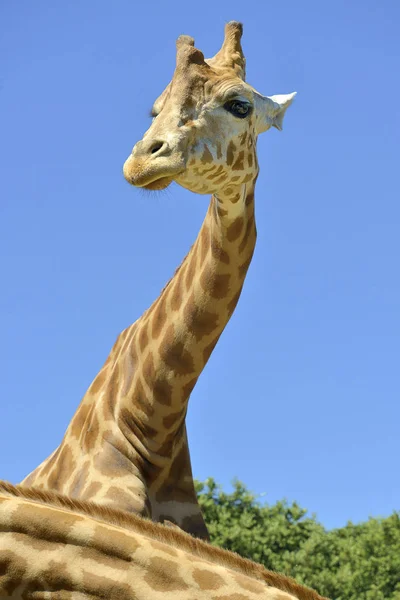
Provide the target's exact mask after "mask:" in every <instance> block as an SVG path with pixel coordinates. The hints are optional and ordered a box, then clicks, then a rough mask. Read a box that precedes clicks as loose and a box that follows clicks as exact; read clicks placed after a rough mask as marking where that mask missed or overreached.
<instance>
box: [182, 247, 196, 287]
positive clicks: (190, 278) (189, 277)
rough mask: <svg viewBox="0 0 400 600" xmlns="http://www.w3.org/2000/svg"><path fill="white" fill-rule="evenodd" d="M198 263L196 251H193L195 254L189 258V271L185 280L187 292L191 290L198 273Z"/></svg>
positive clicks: (187, 270)
mask: <svg viewBox="0 0 400 600" xmlns="http://www.w3.org/2000/svg"><path fill="white" fill-rule="evenodd" d="M196 262H197V261H196V256H195V253H194V249H193V253H192V255H191V256H190V258H189V261H188V265H187V269H186V278H185V284H186V290H189V289H190V288H191V286H192V283H193V279H194V276H195V273H196Z"/></svg>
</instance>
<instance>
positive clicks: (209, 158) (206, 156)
mask: <svg viewBox="0 0 400 600" xmlns="http://www.w3.org/2000/svg"><path fill="white" fill-rule="evenodd" d="M213 160H214V158H213V155H212V154H211V152H210V150H209V148H208V146H207V145H206V144H205V145H204V152H203V154H202V157H201V162H202V163H212V162H213Z"/></svg>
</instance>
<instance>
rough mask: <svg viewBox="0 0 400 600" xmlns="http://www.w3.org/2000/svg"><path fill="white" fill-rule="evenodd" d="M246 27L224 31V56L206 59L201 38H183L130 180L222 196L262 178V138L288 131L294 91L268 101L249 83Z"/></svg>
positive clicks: (127, 169) (129, 169)
mask: <svg viewBox="0 0 400 600" xmlns="http://www.w3.org/2000/svg"><path fill="white" fill-rule="evenodd" d="M241 37H242V25H241V24H240V23H237V22H235V21H231V22H230V23H228V24H227V25H226V27H225V39H224V42H223V44H222V47H221V49H220V51H219V52H218V53H217V54H216V55H215V56H214V57H213V58H211V59H207V60H206V59H205V58H204V55H203V54H202V52H200V50H198V49H197V48H195V46H194V40H193V39H192V38H191V37H188V36H180V37H179V38H178V40H177V57H176V68H175V72H174V75H173V78H172V81H171V82H170V83H169V85H168V86H167V87H166V88H165V90H164V91H163V93H162V94H161V96H159V97H158V98H157V100H156V101H155V103H154V105H153V109H152V115H153V122H152V124H151V126H150V128H149V129H148V130H147V131H146V133H145V134H144V136H143V139H142V140H141V141H139V142H138V143H137V144H136V145H135V147H134V148H133V150H132V154H131V155H130V156H129V158H128V159H127V160H126V162H125V165H124V175H125V178H126V179H127V181H128V182H129V183H131V184H133V185H135V186H137V187H143V188H146V189H150V190H156V189H157V190H159V189H164V188H165V187H167V186H168V185H169V184H170V183H171V182H172V181H176V182H177V183H179V184H180V185H182V186H183V187H185V188H187V189H189V190H191V191H192V192H196V193H200V194H210V193H218V192H221V191H222V190H224V189H225V190H227V193H228V195H229V187H230V186H231V187H232V186H235V187H236V186H237V185H241V184H244V183H246V182H248V181H250V180H252V179H255V177H256V176H257V172H258V164H257V157H256V141H257V137H258V135H259V134H260V133H262V132H264V131H266V130H268V129H269V128H270V127H272V126H273V127H276V128H277V129H281V128H282V121H283V117H284V114H285V111H286V109H287V107H288V106H289V105H290V104H291V102H292V100H293V98H294V95H295V94H294V93H293V94H287V95H281V96H271V97H268V96H262V95H261V94H259V93H258V92H257V91H256V90H255V89H254V88H253V87H251V86H250V85H248V84H247V83H246V82H245V80H244V79H245V58H244V55H243V51H242V47H241V43H240V40H241Z"/></svg>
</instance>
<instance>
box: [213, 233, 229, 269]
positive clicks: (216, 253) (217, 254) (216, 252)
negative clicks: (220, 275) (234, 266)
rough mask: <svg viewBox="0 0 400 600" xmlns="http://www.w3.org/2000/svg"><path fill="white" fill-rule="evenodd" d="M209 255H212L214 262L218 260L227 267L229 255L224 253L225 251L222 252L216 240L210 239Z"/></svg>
mask: <svg viewBox="0 0 400 600" xmlns="http://www.w3.org/2000/svg"><path fill="white" fill-rule="evenodd" d="M211 254H212V256H213V258H215V259H216V260H219V261H220V262H222V263H224V264H225V265H229V263H230V258H229V254H228V253H227V252H226V250H224V249H223V248H222V246H221V244H220V242H219V241H218V240H216V239H215V238H214V237H213V238H211Z"/></svg>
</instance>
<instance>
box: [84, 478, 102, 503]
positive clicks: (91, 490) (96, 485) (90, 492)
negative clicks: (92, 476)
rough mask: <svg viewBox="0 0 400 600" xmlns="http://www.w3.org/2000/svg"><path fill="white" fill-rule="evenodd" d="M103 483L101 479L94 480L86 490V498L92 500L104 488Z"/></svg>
mask: <svg viewBox="0 0 400 600" xmlns="http://www.w3.org/2000/svg"><path fill="white" fill-rule="evenodd" d="M102 487H103V486H102V484H101V483H100V481H92V482H91V483H90V485H88V487H87V488H86V490H85V499H86V500H92V499H93V497H94V496H95V495H96V494H97V492H99V491H100V490H101V488H102Z"/></svg>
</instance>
